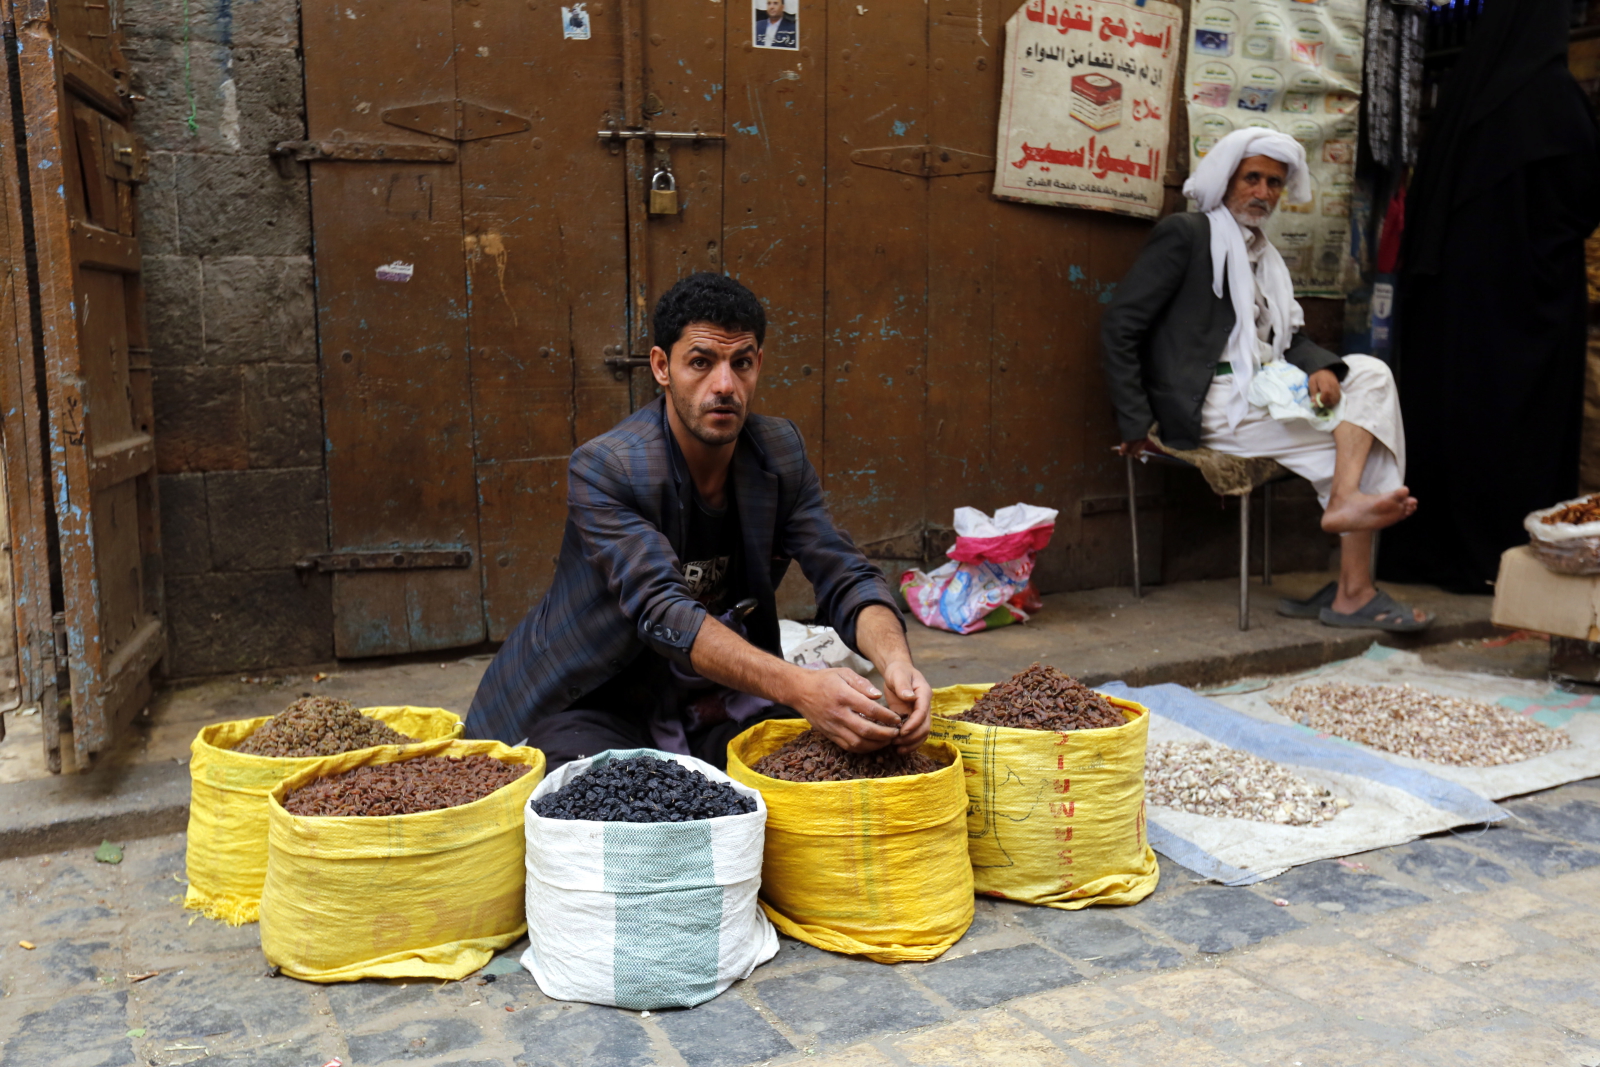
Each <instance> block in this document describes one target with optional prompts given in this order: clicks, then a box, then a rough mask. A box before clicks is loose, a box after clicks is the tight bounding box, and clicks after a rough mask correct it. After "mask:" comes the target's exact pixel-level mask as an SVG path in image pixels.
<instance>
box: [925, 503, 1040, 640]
mask: <svg viewBox="0 0 1600 1067" xmlns="http://www.w3.org/2000/svg"><path fill="white" fill-rule="evenodd" d="M1056 515H1057V512H1056V510H1055V509H1054V508H1041V507H1035V506H1034V505H1032V504H1015V505H1013V506H1011V507H1008V508H1001V509H1000V510H999V511H997V512H995V513H994V518H993V519H991V518H989V516H987V515H985V514H984V513H983V512H981V511H979V510H978V509H977V508H957V509H956V513H955V523H954V525H955V529H956V543H955V545H954V547H952V548H951V549H950V552H949V555H950V562H949V563H946V564H945V565H944V566H942V567H939V568H937V569H935V570H933V571H930V572H923V571H920V570H910V571H906V572H905V573H904V574H902V575H901V576H900V592H901V594H902V595H903V596H904V597H905V598H906V604H907V605H908V606H909V607H910V608H911V614H913V615H915V616H916V617H917V621H919V622H921V623H922V624H923V625H924V626H931V627H933V628H934V629H938V630H949V631H950V632H952V633H958V634H970V633H976V632H978V631H979V630H992V629H994V628H995V627H997V626H1005V625H1007V624H1009V623H1013V622H1026V621H1027V619H1028V610H1027V607H1025V606H1024V605H1027V606H1030V607H1031V606H1032V604H1033V603H1037V593H1031V592H1030V591H1029V590H1028V586H1029V582H1030V581H1031V579H1032V577H1033V563H1034V558H1035V557H1036V556H1037V554H1038V552H1039V550H1040V549H1041V548H1044V546H1045V545H1047V544H1049V543H1050V535H1051V534H1052V533H1054V532H1055V528H1056V526H1055V523H1056Z"/></svg>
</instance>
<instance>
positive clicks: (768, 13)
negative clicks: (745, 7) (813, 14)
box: [750, 0, 800, 51]
mask: <svg viewBox="0 0 1600 1067" xmlns="http://www.w3.org/2000/svg"><path fill="white" fill-rule="evenodd" d="M788 2H789V3H791V4H795V5H798V3H799V0H788ZM750 32H751V33H752V34H753V35H754V36H753V37H752V38H751V39H752V40H753V41H754V42H755V46H756V47H757V48H783V49H786V50H790V51H793V50H794V49H796V48H799V47H800V12H799V11H798V10H791V9H790V8H788V7H786V6H784V0H761V2H760V3H758V4H756V6H755V9H754V11H752V12H751V30H750Z"/></svg>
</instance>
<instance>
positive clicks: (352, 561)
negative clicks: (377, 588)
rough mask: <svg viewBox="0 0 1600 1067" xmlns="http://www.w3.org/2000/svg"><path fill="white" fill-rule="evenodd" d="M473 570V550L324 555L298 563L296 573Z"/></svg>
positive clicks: (451, 549) (309, 557) (410, 550)
mask: <svg viewBox="0 0 1600 1067" xmlns="http://www.w3.org/2000/svg"><path fill="white" fill-rule="evenodd" d="M470 566H472V550H471V549H466V548H441V549H420V550H418V549H401V550H398V551H396V550H390V551H381V550H380V551H376V552H367V551H363V552H324V553H322V554H320V555H316V556H306V557H304V558H302V559H299V560H296V561H295V565H294V569H295V570H297V571H299V572H301V573H302V574H309V573H310V572H312V571H316V572H317V573H319V574H332V573H339V572H343V573H349V572H350V571H422V570H439V569H446V568H457V569H459V568H464V567H470Z"/></svg>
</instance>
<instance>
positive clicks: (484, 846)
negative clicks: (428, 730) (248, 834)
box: [261, 741, 544, 982]
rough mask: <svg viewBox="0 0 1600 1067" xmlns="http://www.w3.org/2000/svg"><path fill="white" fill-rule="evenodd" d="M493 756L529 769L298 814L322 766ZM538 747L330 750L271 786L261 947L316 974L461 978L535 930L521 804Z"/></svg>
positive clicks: (489, 744)
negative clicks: (399, 799) (471, 784)
mask: <svg viewBox="0 0 1600 1067" xmlns="http://www.w3.org/2000/svg"><path fill="white" fill-rule="evenodd" d="M474 755H482V756H489V757H491V758H493V759H497V760H500V761H502V762H505V763H521V764H524V765H526V766H527V767H528V768H529V770H528V773H527V774H524V775H523V776H522V777H521V778H518V779H517V780H516V781H514V782H509V783H507V784H506V785H503V786H501V787H500V788H499V789H496V790H495V791H494V792H492V793H490V794H489V795H488V796H486V797H481V798H479V799H478V800H474V801H473V802H472V803H470V804H459V805H457V806H456V807H453V808H440V809H439V810H437V811H423V812H418V813H417V814H415V815H363V816H307V815H291V814H289V812H288V811H287V810H285V808H284V806H283V798H284V797H286V796H288V795H289V794H290V793H292V792H294V791H295V790H296V789H299V788H300V787H301V786H303V785H309V784H310V783H311V782H314V781H316V780H317V779H319V778H327V777H329V776H331V775H335V774H339V773H342V772H344V771H348V770H354V769H355V768H357V767H364V766H367V765H369V764H379V763H397V762H400V761H403V760H410V759H416V758H418V757H420V756H456V757H460V756H474ZM543 780H544V753H543V752H540V751H539V750H538V749H536V748H528V747H527V746H525V745H519V746H517V747H516V748H510V747H507V746H506V745H503V744H501V743H500V742H499V741H434V742H431V743H429V744H425V745H408V746H406V747H405V748H396V747H393V746H387V747H384V748H368V749H362V750H361V751H359V752H347V753H345V754H343V755H340V756H325V757H323V759H322V760H320V761H319V762H318V763H317V765H316V766H314V767H308V768H306V769H305V770H303V771H301V772H299V773H298V774H295V775H293V776H292V777H289V778H286V779H284V780H283V781H282V782H280V783H278V785H277V786H276V787H274V788H273V790H272V792H271V793H270V794H269V795H268V798H267V799H268V802H269V803H270V804H271V816H270V818H269V822H268V826H267V881H266V884H265V885H264V886H263V887H262V890H261V951H262V952H263V953H265V954H266V957H267V962H269V963H271V964H273V965H274V966H276V967H279V968H281V969H282V971H283V973H284V974H287V975H289V976H290V977H293V978H300V979H304V980H305V981H308V982H352V981H355V980H356V979H358V978H447V979H460V978H465V977H466V976H467V975H469V974H471V973H472V972H473V971H476V970H478V969H479V968H480V967H482V966H484V965H485V964H486V963H488V962H489V960H490V959H491V958H492V957H493V956H494V954H495V953H496V952H498V951H499V950H500V949H503V948H505V947H506V946H507V945H509V944H511V942H513V941H515V940H516V939H517V938H519V937H521V936H522V934H523V931H525V930H527V928H528V921H527V917H526V912H525V911H524V910H523V881H524V877H525V871H526V869H527V868H526V862H525V857H526V849H527V841H526V837H525V833H524V829H523V822H524V819H523V812H522V809H523V806H524V805H525V804H527V803H528V798H529V797H530V796H532V795H533V791H534V789H535V788H536V787H537V786H538V784H539V783H540V782H541V781H543Z"/></svg>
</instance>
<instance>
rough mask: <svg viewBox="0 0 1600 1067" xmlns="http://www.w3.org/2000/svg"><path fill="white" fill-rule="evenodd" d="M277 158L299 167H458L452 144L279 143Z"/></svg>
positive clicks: (370, 142) (276, 152)
mask: <svg viewBox="0 0 1600 1067" xmlns="http://www.w3.org/2000/svg"><path fill="white" fill-rule="evenodd" d="M271 154H272V155H273V156H275V157H278V158H282V159H292V160H294V161H295V162H297V163H316V162H322V161H328V162H339V163H454V162H455V161H456V149H455V146H454V145H448V144H383V143H379V142H376V141H279V142H278V145H277V147H276V148H274V149H273V150H272V153H271Z"/></svg>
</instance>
